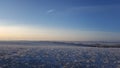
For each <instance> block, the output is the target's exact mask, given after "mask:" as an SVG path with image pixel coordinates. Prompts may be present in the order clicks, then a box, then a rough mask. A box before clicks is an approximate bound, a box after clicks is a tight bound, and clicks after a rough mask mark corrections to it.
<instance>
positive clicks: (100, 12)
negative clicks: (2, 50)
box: [0, 0, 120, 41]
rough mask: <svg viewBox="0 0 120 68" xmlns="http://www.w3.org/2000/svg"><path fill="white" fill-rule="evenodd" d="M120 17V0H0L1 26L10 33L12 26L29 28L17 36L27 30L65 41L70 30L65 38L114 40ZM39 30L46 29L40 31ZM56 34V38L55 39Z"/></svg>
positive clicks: (117, 34) (119, 31)
mask: <svg viewBox="0 0 120 68" xmlns="http://www.w3.org/2000/svg"><path fill="white" fill-rule="evenodd" d="M119 18H120V1H119V0H0V26H1V28H4V29H7V30H6V33H9V31H10V30H9V29H11V30H12V28H11V27H16V28H15V29H18V28H17V27H19V28H21V31H22V30H24V29H23V27H25V29H26V30H27V31H28V33H27V31H26V32H23V31H22V32H20V33H19V35H18V36H17V37H16V38H14V39H17V38H18V37H19V36H22V35H23V34H24V33H27V34H28V35H29V34H33V33H35V34H34V35H33V36H35V35H36V34H37V35H39V34H43V35H42V36H44V33H46V34H49V33H50V34H49V39H48V38H46V37H45V38H44V39H45V40H64V37H66V35H67V33H68V34H71V35H70V36H68V37H66V38H67V39H66V40H68V39H71V40H78V41H79V40H80V41H82V39H84V38H85V39H84V40H90V41H91V40H111V39H113V38H114V39H113V40H117V41H118V40H120V38H119V37H118V36H119V33H120V30H119V29H120V27H119V25H120V19H119ZM26 27H27V28H26ZM30 29H34V30H33V31H30ZM40 29H41V30H42V31H43V32H39V31H40ZM3 31H4V30H3ZM16 31H17V30H16ZM56 33H58V34H56ZM72 33H75V34H72ZM81 33H82V34H81ZM86 33H87V35H86ZM98 33H99V34H100V35H99V34H98ZM3 34H4V32H3ZM13 34H15V32H11V35H13ZM93 35H94V36H93ZM107 35H109V36H108V37H107ZM1 36H3V35H1ZM99 36H100V37H99ZM11 37H13V36H11ZM53 37H56V38H55V39H52V38H53ZM60 37H63V38H62V39H61V38H60ZM81 37H83V38H82V39H81ZM73 38H74V39H73ZM76 38H77V39H76ZM6 39H9V37H8V38H7V37H6ZM21 39H22V38H21ZM26 39H28V40H29V39H32V38H29V37H27V38H26ZM35 39H36V38H35ZM37 39H38V38H37ZM39 39H40V40H42V39H43V38H41V37H40V38H39ZM23 40H24V38H23Z"/></svg>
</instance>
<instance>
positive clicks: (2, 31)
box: [0, 26, 120, 41]
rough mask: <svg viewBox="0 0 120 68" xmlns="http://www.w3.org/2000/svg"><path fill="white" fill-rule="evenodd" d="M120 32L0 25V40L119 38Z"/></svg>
mask: <svg viewBox="0 0 120 68" xmlns="http://www.w3.org/2000/svg"><path fill="white" fill-rule="evenodd" d="M119 35H120V33H112V32H99V31H77V30H62V29H52V28H51V29H50V28H36V27H26V26H0V40H48V41H49V40H50V41H53V40H63V41H90V40H96V41H97V40H120V36H119Z"/></svg>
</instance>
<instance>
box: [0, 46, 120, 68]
mask: <svg viewBox="0 0 120 68" xmlns="http://www.w3.org/2000/svg"><path fill="white" fill-rule="evenodd" d="M0 68H120V49H119V48H95V47H93V48H92V47H80V46H48V45H47V46H34V45H33V46H22V45H0Z"/></svg>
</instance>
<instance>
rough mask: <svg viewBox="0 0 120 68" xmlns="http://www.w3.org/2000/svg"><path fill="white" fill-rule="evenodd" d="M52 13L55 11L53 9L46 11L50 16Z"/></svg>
mask: <svg viewBox="0 0 120 68" xmlns="http://www.w3.org/2000/svg"><path fill="white" fill-rule="evenodd" d="M54 11H55V9H49V10H48V11H47V13H48V14H50V13H53V12H54Z"/></svg>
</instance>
